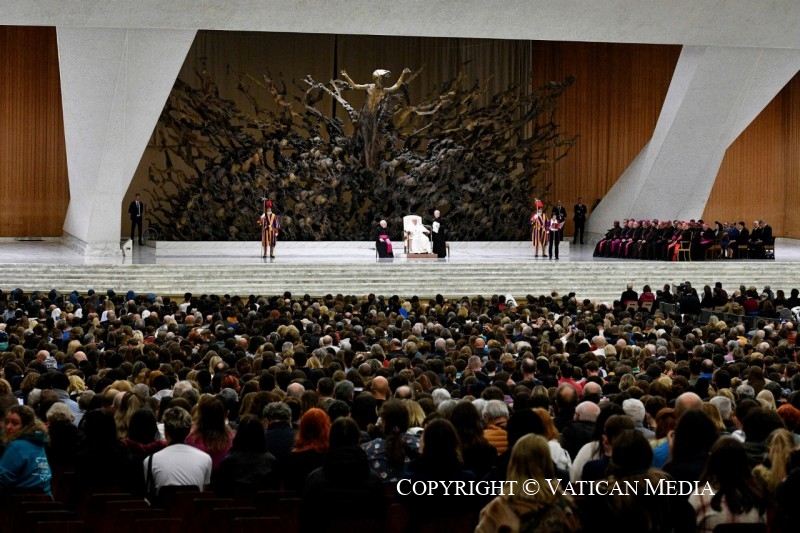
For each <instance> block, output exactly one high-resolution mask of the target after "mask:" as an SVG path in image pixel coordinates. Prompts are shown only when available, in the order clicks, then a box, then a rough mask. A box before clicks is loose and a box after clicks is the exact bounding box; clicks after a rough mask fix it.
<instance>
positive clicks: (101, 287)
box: [0, 258, 800, 302]
mask: <svg viewBox="0 0 800 533" xmlns="http://www.w3.org/2000/svg"><path fill="white" fill-rule="evenodd" d="M279 261H280V260H276V261H275V262H265V263H256V264H235V265H225V264H192V265H187V264H175V265H170V264H157V265H144V264H135V265H49V264H0V289H2V290H3V291H4V292H8V291H10V290H12V289H15V288H21V289H22V290H24V291H25V292H31V291H33V290H39V291H45V292H47V291H49V290H50V289H52V288H55V289H57V290H59V291H60V292H62V293H64V294H66V293H69V292H71V291H72V290H78V291H79V292H81V293H85V292H86V291H87V290H88V289H90V288H91V289H94V290H95V291H98V292H105V291H107V290H108V289H112V290H114V291H115V292H117V293H122V294H124V293H125V292H127V291H128V290H129V289H130V290H133V291H135V292H136V293H149V292H153V293H155V294H164V295H182V294H183V293H185V292H191V293H193V294H198V295H199V294H211V293H216V294H239V295H249V294H256V295H267V296H268V295H274V294H282V293H283V292H284V291H290V292H292V293H293V294H306V293H308V294H310V295H312V296H324V295H326V294H338V293H341V294H353V295H359V296H360V295H364V294H368V293H375V294H382V295H386V296H391V295H393V294H397V295H399V296H402V297H410V296H412V295H417V296H420V297H432V296H435V295H436V294H443V295H445V296H447V297H450V298H453V297H461V296H475V295H479V294H480V295H483V296H487V297H488V296H491V295H493V294H504V295H505V294H511V295H513V296H515V297H516V298H517V299H519V298H524V297H525V296H526V295H528V294H532V295H536V296H538V295H540V294H550V293H551V292H552V291H557V292H558V293H559V294H560V295H563V294H567V293H569V292H575V293H576V296H577V297H578V298H580V299H584V298H588V299H592V300H598V301H607V302H611V301H613V300H614V299H618V298H619V296H620V294H621V292H622V291H623V290H624V289H625V286H626V284H627V283H628V282H631V283H633V284H634V288H635V289H636V290H637V291H639V292H641V289H642V286H643V285H645V284H649V285H650V286H651V288H652V290H653V291H654V292H655V291H656V290H657V289H660V288H661V287H662V286H663V285H664V284H665V283H670V284H676V285H677V284H680V283H683V282H684V281H690V282H691V283H692V285H693V286H695V287H696V288H697V289H698V291H702V287H703V285H706V284H709V285H713V284H714V282H717V281H720V282H722V284H723V286H724V288H725V289H726V290H727V291H728V292H733V290H734V289H736V288H738V287H739V285H745V286H748V287H749V286H751V285H753V286H755V287H756V288H757V289H758V290H759V291H761V290H762V289H763V287H764V285H770V286H771V288H772V290H773V291H774V290H778V289H783V290H784V291H785V292H786V294H787V296H788V294H789V291H790V290H791V289H792V288H793V287H796V286H799V285H800V282H799V280H798V276H797V274H796V273H797V265H796V264H794V263H782V262H774V261H769V262H767V261H763V262H755V261H741V262H737V261H715V262H695V263H666V262H663V263H662V262H645V261H594V262H556V261H548V260H546V259H545V260H543V259H539V260H534V259H533V258H530V259H529V260H527V261H525V262H505V263H498V264H489V263H475V264H468V263H448V262H441V261H430V260H420V261H402V262H398V261H395V262H377V261H376V262H374V263H357V264H338V263H333V264H318V265H315V264H281V263H280V262H279Z"/></svg>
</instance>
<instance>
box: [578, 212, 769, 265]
mask: <svg viewBox="0 0 800 533" xmlns="http://www.w3.org/2000/svg"><path fill="white" fill-rule="evenodd" d="M774 244H775V238H774V237H773V235H772V227H771V226H770V225H769V224H767V223H766V222H765V221H764V220H756V221H754V222H753V228H752V229H751V230H748V229H747V227H746V226H745V223H744V222H738V223H736V222H725V223H723V222H718V221H717V222H714V226H713V227H712V226H710V225H709V224H708V223H706V222H704V221H702V220H697V221H695V220H688V221H681V220H675V221H671V220H661V221H659V220H649V219H645V220H636V219H625V220H623V221H622V222H621V223H620V222H619V221H614V224H613V226H612V227H611V229H609V230H608V231H607V232H606V234H605V236H604V237H603V239H601V240H600V241H599V242H598V243H597V245H596V246H595V249H594V256H595V257H620V258H628V259H649V260H661V261H678V260H681V259H690V260H692V261H702V260H704V259H706V255H707V252H708V251H709V250H712V251H713V252H714V253H715V256H714V257H712V259H774V258H775V255H774V250H768V248H770V247H772V246H774ZM682 251H683V252H685V253H686V256H685V257H681V256H680V253H681V252H682Z"/></svg>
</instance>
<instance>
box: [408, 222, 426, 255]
mask: <svg viewBox="0 0 800 533" xmlns="http://www.w3.org/2000/svg"><path fill="white" fill-rule="evenodd" d="M426 233H429V232H428V230H426V229H425V228H424V227H423V226H421V225H420V224H415V225H413V226H411V229H410V230H409V231H408V237H409V240H410V241H411V242H410V244H409V250H408V252H409V253H411V254H429V253H431V240H430V239H429V238H428V236H427V235H426Z"/></svg>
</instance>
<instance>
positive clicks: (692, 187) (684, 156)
mask: <svg viewBox="0 0 800 533" xmlns="http://www.w3.org/2000/svg"><path fill="white" fill-rule="evenodd" d="M799 69H800V54H799V53H798V52H797V51H795V50H782V49H779V50H775V49H765V48H729V47H725V48H723V47H712V46H685V47H684V48H683V50H682V51H681V56H680V59H679V60H678V64H677V66H676V68H675V73H674V75H673V78H672V83H671V84H670V88H669V91H668V92H667V97H666V99H665V101H664V107H663V108H662V110H661V115H660V116H659V119H658V123H657V124H656V129H655V131H654V132H653V137H652V138H651V139H650V141H649V142H648V143H647V145H646V146H645V147H644V149H643V150H642V151H641V152H640V153H639V155H638V156H637V157H636V159H635V160H634V162H633V163H632V164H631V165H630V166H629V167H628V169H627V170H626V171H625V172H624V173H623V175H622V176H621V177H620V178H619V179H618V180H617V182H616V183H615V184H614V186H613V187H612V188H611V190H610V191H609V192H608V193H607V194H606V196H604V197H603V200H602V201H601V202H600V204H599V205H598V206H597V208H595V210H594V211H593V212H592V216H591V217H590V219H589V221H588V224H587V228H586V229H587V231H589V232H590V233H603V232H605V231H606V230H607V229H608V228H610V227H611V225H612V223H613V221H614V220H619V219H622V218H639V219H643V218H657V219H659V220H663V219H665V218H666V219H670V220H673V219H681V220H688V219H698V218H699V217H701V216H702V214H703V210H704V208H705V205H706V202H707V201H708V197H709V195H710V194H711V189H712V187H713V186H714V181H715V180H716V177H717V173H718V171H719V167H720V164H721V163H722V158H723V157H724V156H725V151H726V150H727V149H728V147H729V146H730V145H731V143H733V141H734V140H736V138H737V137H738V136H739V134H741V132H742V131H743V130H744V129H745V128H746V127H747V125H748V124H750V122H752V120H753V119H754V118H755V117H756V116H758V114H759V113H760V112H761V110H762V109H764V107H766V105H767V104H768V103H769V102H770V101H771V100H772V99H773V98H774V97H775V95H776V94H777V93H778V92H779V91H780V90H781V88H783V86H784V85H786V83H788V81H789V80H790V79H791V78H792V77H793V76H794V75H795V74H796V73H797V71H798V70H799Z"/></svg>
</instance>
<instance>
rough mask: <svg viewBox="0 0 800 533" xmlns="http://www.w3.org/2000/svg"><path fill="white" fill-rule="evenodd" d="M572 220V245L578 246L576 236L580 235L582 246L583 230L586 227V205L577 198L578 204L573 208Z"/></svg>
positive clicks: (581, 199)
mask: <svg viewBox="0 0 800 533" xmlns="http://www.w3.org/2000/svg"><path fill="white" fill-rule="evenodd" d="M572 211H573V213H574V214H573V215H572V220H573V221H574V222H575V232H574V233H573V234H572V244H578V234H579V233H580V240H581V244H583V228H584V226H586V212H587V209H586V205H584V203H583V198H581V197H580V196H579V197H578V203H577V204H575V207H574V208H573V210H572Z"/></svg>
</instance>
